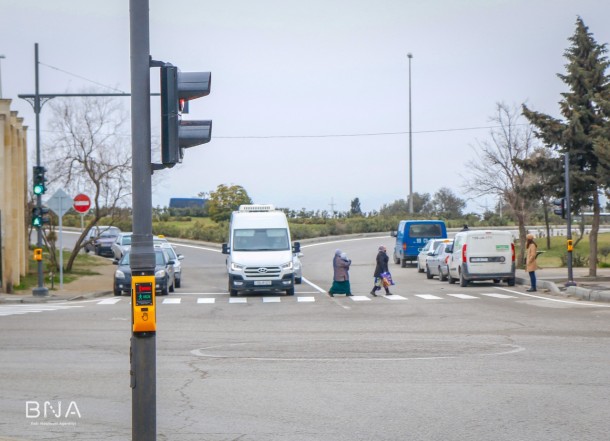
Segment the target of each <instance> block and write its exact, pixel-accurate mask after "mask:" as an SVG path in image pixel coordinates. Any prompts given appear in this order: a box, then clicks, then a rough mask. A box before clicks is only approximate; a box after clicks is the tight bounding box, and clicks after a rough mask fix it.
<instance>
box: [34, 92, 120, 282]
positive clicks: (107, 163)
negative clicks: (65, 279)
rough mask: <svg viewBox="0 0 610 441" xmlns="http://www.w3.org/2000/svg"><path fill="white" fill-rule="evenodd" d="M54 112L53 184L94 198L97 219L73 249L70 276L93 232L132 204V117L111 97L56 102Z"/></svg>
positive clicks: (49, 156)
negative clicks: (129, 126) (127, 125)
mask: <svg viewBox="0 0 610 441" xmlns="http://www.w3.org/2000/svg"><path fill="white" fill-rule="evenodd" d="M51 109H52V113H53V114H52V117H51V122H50V126H51V130H52V137H51V138H52V140H51V142H50V143H49V144H47V145H45V146H44V155H45V162H46V164H47V168H48V170H49V173H48V176H49V178H50V181H51V182H52V183H53V184H56V185H57V186H61V187H62V188H64V189H65V190H66V191H68V192H69V193H71V194H77V193H85V194H87V195H89V196H90V197H91V199H92V214H93V218H92V219H91V220H90V221H89V223H88V224H87V225H86V227H85V229H84V231H83V232H82V234H81V236H80V237H79V238H78V240H77V241H76V245H75V246H74V249H73V250H72V254H71V255H70V258H69V260H68V263H67V265H66V271H70V270H71V269H72V265H73V264H74V260H75V259H76V256H77V255H78V252H79V251H80V250H81V248H82V247H84V245H85V243H84V238H85V236H86V234H87V233H88V231H89V230H90V229H91V227H93V226H94V225H96V224H97V222H98V221H99V220H100V219H101V218H102V217H103V216H111V217H112V216H113V215H114V214H115V210H116V208H117V207H120V206H121V205H122V204H127V203H129V200H128V199H129V196H130V194H131V148H130V137H129V132H128V131H127V129H126V128H124V127H123V126H124V123H125V121H128V118H126V112H125V110H124V109H123V106H122V105H121V103H120V102H119V101H118V100H116V99H115V100H112V99H109V98H107V97H93V98H92V97H87V98H71V99H61V100H57V101H53V102H51Z"/></svg>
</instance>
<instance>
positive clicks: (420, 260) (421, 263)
mask: <svg viewBox="0 0 610 441" xmlns="http://www.w3.org/2000/svg"><path fill="white" fill-rule="evenodd" d="M441 242H444V243H451V242H453V241H452V240H451V239H430V240H429V241H428V242H426V245H425V246H424V247H423V248H422V249H421V251H420V252H419V254H418V255H417V271H418V272H420V273H423V272H424V271H426V259H427V258H428V253H430V252H432V251H434V250H435V249H436V247H437V246H438V244H439V243H441Z"/></svg>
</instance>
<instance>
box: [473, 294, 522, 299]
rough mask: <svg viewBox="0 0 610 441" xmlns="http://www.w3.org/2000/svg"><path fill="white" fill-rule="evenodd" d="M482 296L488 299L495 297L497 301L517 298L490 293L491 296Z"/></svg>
mask: <svg viewBox="0 0 610 441" xmlns="http://www.w3.org/2000/svg"><path fill="white" fill-rule="evenodd" d="M481 295H482V296H487V297H495V298H496V299H516V298H517V297H516V296H508V295H506V294H496V293H489V294H481Z"/></svg>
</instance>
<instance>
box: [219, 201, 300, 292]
mask: <svg viewBox="0 0 610 441" xmlns="http://www.w3.org/2000/svg"><path fill="white" fill-rule="evenodd" d="M222 252H223V254H227V255H228V257H227V273H228V275H229V293H230V294H231V296H236V295H237V294H238V293H239V292H244V291H245V292H248V291H286V294H288V295H289V296H292V295H294V284H295V265H294V262H293V259H294V258H295V256H299V255H301V254H300V244H299V242H295V243H294V245H293V246H291V240H290V228H289V227H288V220H287V219H286V215H285V214H284V212H283V211H279V210H276V209H275V208H274V206H273V205H240V207H239V210H238V211H234V212H233V213H232V214H231V222H230V225H229V242H228V243H225V244H223V245H222Z"/></svg>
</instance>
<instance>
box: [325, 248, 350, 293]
mask: <svg viewBox="0 0 610 441" xmlns="http://www.w3.org/2000/svg"><path fill="white" fill-rule="evenodd" d="M351 264H352V261H351V260H349V259H348V258H347V255H346V254H345V253H342V252H341V250H336V251H335V257H334V258H333V286H331V288H330V289H329V290H328V293H329V294H330V296H331V297H333V296H334V295H335V294H345V295H348V296H351V295H352V290H351V287H350V284H349V266H350V265H351Z"/></svg>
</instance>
